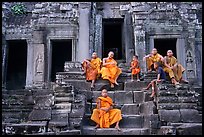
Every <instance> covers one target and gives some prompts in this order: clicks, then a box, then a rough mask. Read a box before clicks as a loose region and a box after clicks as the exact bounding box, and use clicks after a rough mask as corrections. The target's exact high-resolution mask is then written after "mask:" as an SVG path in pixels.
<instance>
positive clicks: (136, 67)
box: [131, 61, 140, 75]
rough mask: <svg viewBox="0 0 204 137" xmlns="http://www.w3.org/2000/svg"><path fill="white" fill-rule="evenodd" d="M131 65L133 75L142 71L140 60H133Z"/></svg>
mask: <svg viewBox="0 0 204 137" xmlns="http://www.w3.org/2000/svg"><path fill="white" fill-rule="evenodd" d="M131 67H133V69H132V75H136V74H138V73H140V68H139V62H138V61H132V62H131Z"/></svg>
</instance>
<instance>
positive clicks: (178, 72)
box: [164, 56, 185, 81]
mask: <svg viewBox="0 0 204 137" xmlns="http://www.w3.org/2000/svg"><path fill="white" fill-rule="evenodd" d="M164 59H165V60H166V63H167V64H168V65H169V66H170V67H172V66H174V65H175V64H176V63H177V59H176V58H175V57H174V56H172V57H168V56H165V58H164ZM164 71H165V72H167V73H168V74H169V76H170V78H172V77H174V78H175V79H176V80H177V81H179V80H180V79H181V78H182V74H183V72H184V71H185V68H184V67H183V66H182V65H181V64H178V65H177V67H175V68H174V69H170V68H167V67H166V66H165V67H164Z"/></svg>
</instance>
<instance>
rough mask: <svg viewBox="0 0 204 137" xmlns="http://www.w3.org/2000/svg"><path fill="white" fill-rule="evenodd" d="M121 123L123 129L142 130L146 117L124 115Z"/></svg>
mask: <svg viewBox="0 0 204 137" xmlns="http://www.w3.org/2000/svg"><path fill="white" fill-rule="evenodd" d="M122 118H123V119H122V120H121V121H120V127H121V128H142V127H143V122H144V117H143V116H142V115H123V116H122Z"/></svg>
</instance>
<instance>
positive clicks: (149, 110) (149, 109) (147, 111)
mask: <svg viewBox="0 0 204 137" xmlns="http://www.w3.org/2000/svg"><path fill="white" fill-rule="evenodd" d="M155 109H156V106H155V104H154V103H153V101H148V102H144V103H142V104H141V105H140V113H141V114H143V115H152V114H154V113H155Z"/></svg>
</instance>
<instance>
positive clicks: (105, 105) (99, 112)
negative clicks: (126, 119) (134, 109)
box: [91, 89, 122, 130]
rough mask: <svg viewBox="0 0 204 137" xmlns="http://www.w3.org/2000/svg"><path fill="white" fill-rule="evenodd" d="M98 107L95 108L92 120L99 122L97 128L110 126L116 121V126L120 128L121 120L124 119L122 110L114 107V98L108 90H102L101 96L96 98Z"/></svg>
mask: <svg viewBox="0 0 204 137" xmlns="http://www.w3.org/2000/svg"><path fill="white" fill-rule="evenodd" d="M96 103H97V108H96V109H94V110H93V114H92V115H91V120H93V121H95V122H96V123H97V125H96V127H95V128H99V127H100V128H109V127H110V125H112V124H114V123H116V125H115V128H116V129H117V130H121V129H120V128H119V121H120V120H121V119H122V116H121V110H119V109H113V100H112V99H111V98H110V97H109V96H108V93H107V90H106V89H103V90H102V91H101V97H98V98H97V99H96Z"/></svg>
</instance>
